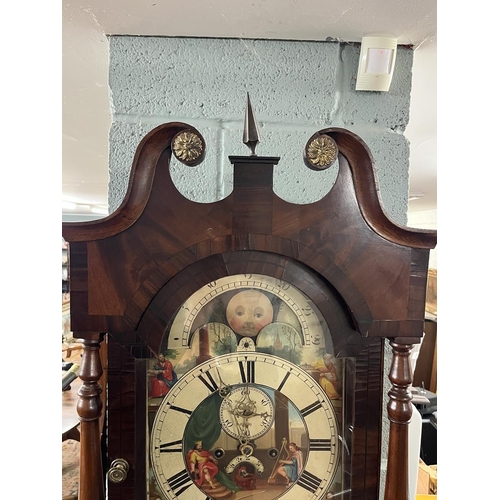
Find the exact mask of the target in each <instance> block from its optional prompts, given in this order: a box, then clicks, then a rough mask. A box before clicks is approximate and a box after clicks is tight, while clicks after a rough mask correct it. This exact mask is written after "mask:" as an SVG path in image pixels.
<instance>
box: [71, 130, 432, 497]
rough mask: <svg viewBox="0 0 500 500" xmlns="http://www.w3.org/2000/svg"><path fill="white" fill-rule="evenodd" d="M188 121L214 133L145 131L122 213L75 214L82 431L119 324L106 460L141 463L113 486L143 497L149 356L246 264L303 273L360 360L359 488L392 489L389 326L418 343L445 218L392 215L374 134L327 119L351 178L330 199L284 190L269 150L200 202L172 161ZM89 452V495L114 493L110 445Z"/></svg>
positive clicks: (356, 491) (74, 298)
mask: <svg viewBox="0 0 500 500" xmlns="http://www.w3.org/2000/svg"><path fill="white" fill-rule="evenodd" d="M183 131H188V132H193V133H195V134H198V135H199V136H200V137H201V135H200V134H199V132H198V131H196V130H195V129H194V128H193V127H190V126H189V125H187V124H183V123H167V124H164V125H161V126H159V127H157V128H156V129H154V130H153V131H152V132H150V133H149V134H148V135H147V136H146V137H145V138H144V139H143V140H142V142H141V143H140V145H139V147H138V149H137V152H136V155H135V158H134V163H133V166H132V170H131V176H130V183H129V188H128V191H127V194H126V196H125V199H124V201H123V203H122V205H121V206H120V208H119V209H118V210H117V211H116V212H115V213H113V214H111V215H110V216H108V217H106V218H105V219H102V220H100V221H93V222H88V223H65V224H63V236H64V238H65V240H66V241H68V242H69V244H70V261H69V262H70V275H69V277H70V293H71V322H72V331H73V332H74V336H75V338H82V339H84V345H85V347H84V360H83V361H82V372H83V375H82V380H84V387H85V386H86V387H87V389H88V392H87V399H85V400H84V401H82V405H81V406H82V409H81V410H80V415H82V413H85V411H84V410H85V408H86V405H87V406H88V409H89V411H88V412H87V413H85V419H84V421H82V442H83V443H84V444H85V446H84V449H85V450H88V449H89V448H91V444H92V440H94V441H95V439H96V437H95V434H96V433H95V427H93V426H94V425H95V423H96V421H98V420H99V415H98V413H99V412H98V411H94V407H95V406H96V405H93V402H95V401H97V399H98V397H99V392H98V391H96V390H95V388H96V382H97V379H98V376H97V375H96V374H98V373H99V369H96V367H95V366H96V357H95V350H96V348H97V349H98V345H99V341H100V340H101V339H102V338H103V334H107V344H108V345H107V351H108V357H107V366H106V367H105V368H106V372H107V387H106V394H107V400H106V419H105V422H106V423H105V428H104V433H105V438H106V444H107V446H106V454H105V458H104V464H103V467H104V470H105V471H106V470H107V469H108V468H109V466H110V465H111V464H112V461H113V460H115V459H117V458H123V459H125V460H126V461H127V462H128V464H129V471H128V474H127V477H126V479H125V480H124V481H123V482H121V483H118V484H114V483H111V482H108V492H107V495H108V498H109V499H120V500H126V499H130V500H131V499H135V498H140V496H139V495H140V492H141V491H144V489H143V488H144V482H145V479H144V478H145V470H144V466H143V465H142V464H144V463H145V449H144V437H143V433H142V432H141V431H138V429H141V430H142V429H145V427H146V421H145V412H144V411H143V407H141V408H138V407H137V405H138V403H139V404H142V403H141V401H142V400H143V399H144V398H145V397H146V395H145V391H144V389H143V388H144V387H145V386H146V380H143V379H142V377H143V376H142V375H141V374H140V373H141V370H138V369H137V366H138V364H139V365H140V363H141V362H142V361H141V360H144V359H148V358H151V357H154V356H155V355H157V354H158V353H159V352H160V349H161V346H162V342H164V336H165V334H166V330H167V326H168V321H169V320H170V319H171V316H172V314H174V312H175V310H176V309H177V308H178V307H179V306H180V305H181V304H182V303H183V301H184V300H186V299H187V298H188V297H189V295H190V294H191V293H193V292H194V291H195V290H196V289H198V288H200V287H202V286H204V285H206V284H207V283H209V282H211V281H215V280H217V279H218V278H220V277H221V276H227V275H230V274H238V273H247V274H251V273H259V274H264V275H269V276H273V277H276V278H279V279H283V280H285V281H289V282H290V283H292V284H295V285H296V286H297V287H298V288H299V289H301V290H302V291H303V292H304V293H305V294H306V295H307V296H308V297H309V298H310V299H311V300H312V301H313V302H314V303H315V304H316V305H317V307H318V308H319V309H320V310H321V312H322V313H323V315H324V317H325V319H326V321H327V323H328V326H329V329H330V332H331V333H332V341H333V344H334V346H335V348H336V349H335V351H336V352H335V355H336V356H337V357H352V358H354V359H355V360H356V361H355V363H354V364H353V365H352V370H353V373H352V374H351V377H349V379H352V381H353V382H352V388H351V389H350V391H351V394H352V401H353V408H352V413H353V416H352V420H353V422H354V432H353V440H352V443H351V445H352V446H351V450H352V458H351V461H350V462H349V463H348V464H346V469H345V473H346V474H348V475H349V483H350V485H351V489H352V492H351V494H350V497H349V498H352V499H358V498H359V499H361V498H363V499H372V498H373V499H375V498H378V489H379V469H380V455H381V451H380V450H381V418H382V386H383V338H390V339H391V341H392V342H393V343H395V345H405V346H411V345H412V344H414V343H418V342H419V339H420V338H421V337H422V332H423V321H424V304H425V289H426V277H427V266H428V258H429V249H430V248H433V247H434V246H435V243H436V235H435V232H432V231H422V230H419V231H417V230H410V229H408V228H403V227H400V226H398V225H396V224H394V223H392V222H391V221H390V220H389V219H388V218H387V217H386V216H385V214H384V212H383V210H382V208H381V206H380V202H379V199H378V194H377V186H376V182H375V175H374V171H373V160H372V157H371V155H370V153H369V151H368V149H367V147H366V145H365V144H364V143H363V141H362V140H361V139H360V138H359V137H357V136H356V135H354V134H352V133H351V132H349V131H347V130H345V129H339V128H330V129H324V130H322V131H320V132H318V134H319V135H321V134H326V135H328V136H329V137H331V138H333V139H334V140H335V141H336V143H337V146H338V149H339V173H338V176H337V179H336V181H335V184H334V186H333V187H332V189H331V190H330V192H329V193H328V194H327V195H326V196H325V197H324V198H322V199H321V200H319V201H318V202H315V203H311V204H309V205H295V204H292V203H288V202H286V201H284V200H282V199H281V198H279V197H278V196H276V195H275V194H274V192H273V167H274V165H276V164H277V163H278V161H279V158H275V157H271V158H270V157H258V156H249V157H230V161H231V162H232V163H233V165H234V189H233V192H232V193H231V194H230V195H229V196H228V197H227V198H225V199H223V200H221V201H218V202H215V203H208V204H202V203H196V202H192V201H190V200H188V199H186V198H185V197H184V196H183V195H182V194H181V193H179V191H178V190H177V188H176V187H175V185H174V183H173V181H172V179H171V176H170V172H169V163H170V157H171V154H172V147H171V145H172V140H173V139H174V138H175V136H176V135H177V134H178V133H181V132H183ZM186 168H188V167H186ZM194 168H195V167H194ZM311 283H314V285H311V286H309V285H310V284H311ZM318 283H321V286H317V284H318ZM86 360H87V361H86ZM87 372H88V373H87ZM142 372H143V370H142ZM402 377H403V378H404V377H405V376H404V375H402ZM393 378H394V377H393ZM396 378H397V376H396ZM409 383H411V380H410V382H407V383H406V385H408V384H409ZM91 389H92V390H93V391H94V392H92V390H91ZM405 397H406V396H405V395H401V397H399V396H398V395H395V396H394V398H393V399H394V401H396V400H398V398H399V399H400V400H403V399H405ZM141 398H142V399H141ZM82 399H83V398H82ZM401 404H402V405H403V406H404V404H406V403H401ZM90 429H92V430H90ZM94 444H95V443H94ZM92 453H94V455H92ZM89 456H92V457H93V459H92V460H89ZM82 458H83V465H82V466H81V475H82V476H83V477H82V478H81V481H82V482H83V485H84V486H83V490H85V491H83V495H81V497H82V496H83V498H82V500H87V498H88V500H90V498H92V500H95V499H96V498H100V497H101V495H102V493H97V494H96V493H95V492H96V491H97V490H96V489H95V488H96V486H95V485H94V484H93V483H94V482H95V481H94V479H95V478H99V473H98V471H96V465H95V462H98V458H99V457H98V456H97V455H96V454H95V451H92V450H89V451H83V452H82ZM87 489H88V491H93V493H92V494H88V493H86V491H87ZM396 489H397V487H396ZM81 492H82V490H81ZM85 495H89V496H87V497H86V496H85ZM92 495H93V496H92ZM394 498H396V497H394Z"/></svg>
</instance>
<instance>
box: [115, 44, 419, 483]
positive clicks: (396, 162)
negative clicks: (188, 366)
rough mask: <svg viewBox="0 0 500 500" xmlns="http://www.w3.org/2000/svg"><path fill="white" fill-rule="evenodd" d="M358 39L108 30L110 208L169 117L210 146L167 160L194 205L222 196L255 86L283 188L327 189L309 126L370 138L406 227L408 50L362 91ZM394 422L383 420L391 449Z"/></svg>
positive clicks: (306, 193)
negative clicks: (150, 137)
mask: <svg viewBox="0 0 500 500" xmlns="http://www.w3.org/2000/svg"><path fill="white" fill-rule="evenodd" d="M359 48H360V46H359V44H340V43H337V42H292V41H267V40H237V39H202V38H156V37H127V36H125V37H111V38H110V74H109V84H110V92H111V96H110V97H111V102H112V111H113V123H112V127H111V131H110V184H109V206H110V212H113V211H114V210H116V209H117V208H118V206H119V204H120V203H121V201H122V199H123V197H124V195H125V192H126V190H127V185H128V177H129V172H130V167H131V165H132V159H133V156H134V152H135V149H136V147H137V146H138V144H139V142H140V140H141V139H142V138H143V137H144V135H145V134H146V133H147V132H149V131H150V130H151V129H153V128H154V127H156V126H157V125H160V124H162V123H165V122H169V121H181V122H186V123H189V124H190V125H192V126H194V127H196V128H197V129H198V130H199V131H200V132H201V133H202V134H203V136H204V138H205V141H206V143H207V155H206V158H205V161H204V162H203V163H202V164H201V165H200V166H198V167H196V168H189V167H185V166H184V165H182V164H179V163H177V162H176V161H175V159H173V160H172V166H171V168H172V177H173V179H174V182H175V184H176V186H177V187H178V189H179V191H181V192H182V193H183V194H184V195H185V196H186V197H187V198H190V199H193V200H196V201H199V202H212V201H215V200H218V199H222V198H224V197H226V196H227V195H228V194H229V193H230V192H231V190H232V166H231V164H230V162H229V160H228V159H227V157H228V155H248V154H249V150H248V148H247V147H246V146H245V145H244V144H242V132H243V120H244V115H245V106H246V93H247V92H249V93H250V98H251V101H252V107H253V109H254V112H255V115H256V118H257V120H258V121H259V125H260V127H261V128H260V134H261V144H260V145H259V146H258V147H257V154H259V155H261V156H266V155H269V156H280V157H281V160H280V162H279V164H278V166H277V167H276V168H275V181H274V182H275V185H274V190H275V192H276V194H277V195H279V196H280V197H282V198H284V199H285V200H287V201H291V202H294V203H310V202H312V201H316V200H318V199H320V198H321V197H322V196H324V195H325V194H326V193H327V192H328V191H329V190H330V189H331V187H332V186H333V183H334V182H335V178H336V174H337V170H336V169H335V168H331V169H328V170H326V171H325V172H312V171H310V170H308V169H307V168H306V167H305V166H304V163H303V161H302V152H303V148H304V146H305V144H306V142H307V140H308V139H309V137H310V136H311V135H312V134H313V133H314V132H316V131H318V130H320V129H322V128H326V127H344V128H347V129H349V130H351V131H352V132H354V133H356V134H358V135H359V136H360V137H361V138H362V139H363V140H364V141H365V142H366V143H367V145H368V147H369V148H370V150H371V152H372V155H373V157H374V159H375V165H376V169H377V177H378V183H379V188H380V194H381V198H382V202H383V206H384V209H385V210H386V212H387V214H388V215H389V216H390V217H391V218H392V219H393V220H394V221H395V222H398V223H400V224H405V223H406V211H407V198H408V167H409V144H408V141H407V139H406V138H405V137H404V135H403V133H404V130H405V128H406V125H407V123H408V119H409V107H410V90H411V69H412V64H413V52H412V50H411V49H408V48H405V47H398V52H397V58H396V68H395V71H394V76H393V81H392V84H391V89H390V91H389V92H356V91H355V90H354V89H355V77H356V74H357V67H358V60H359ZM387 368H388V367H386V371H387ZM386 393H387V390H386ZM387 428H388V426H387V422H385V425H384V436H385V439H384V443H383V453H384V458H385V457H386V454H387V452H386V449H387V448H386V447H387V442H386V441H387V435H388V431H387ZM383 469H384V467H383ZM384 472H385V471H384V470H383V471H382V485H383V483H384Z"/></svg>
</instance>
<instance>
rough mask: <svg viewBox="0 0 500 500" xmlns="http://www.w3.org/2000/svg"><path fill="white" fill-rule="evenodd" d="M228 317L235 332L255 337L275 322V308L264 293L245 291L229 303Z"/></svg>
mask: <svg viewBox="0 0 500 500" xmlns="http://www.w3.org/2000/svg"><path fill="white" fill-rule="evenodd" d="M226 316H227V321H228V323H229V326H230V327H231V328H232V329H233V331H235V332H236V333H239V334H240V335H244V336H245V337H255V336H256V335H257V334H258V333H259V332H260V331H261V330H262V328H264V327H265V326H266V325H268V324H269V323H271V321H272V320H273V306H272V304H271V301H270V300H269V299H268V298H267V297H266V296H265V295H264V294H263V293H262V292H259V291H258V290H244V291H242V292H239V293H237V294H236V295H235V296H234V297H233V298H232V299H231V300H230V301H229V303H228V304H227V309H226Z"/></svg>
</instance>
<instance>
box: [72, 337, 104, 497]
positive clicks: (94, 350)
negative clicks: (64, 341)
mask: <svg viewBox="0 0 500 500" xmlns="http://www.w3.org/2000/svg"><path fill="white" fill-rule="evenodd" d="M80 337H83V335H80ZM103 338H104V334H101V333H92V334H87V335H85V338H83V355H82V363H81V365H80V374H79V376H80V378H81V380H82V381H83V384H82V386H81V387H80V389H79V390H78V396H79V400H78V403H77V406H76V410H77V412H78V415H79V418H80V487H79V492H78V500H104V478H103V471H102V458H101V430H100V425H99V419H100V417H101V413H102V406H103V405H102V401H101V397H100V396H101V393H102V388H101V386H100V385H99V383H98V381H99V379H100V378H101V375H102V373H103V370H102V364H101V358H100V356H99V349H100V345H101V342H102V340H103Z"/></svg>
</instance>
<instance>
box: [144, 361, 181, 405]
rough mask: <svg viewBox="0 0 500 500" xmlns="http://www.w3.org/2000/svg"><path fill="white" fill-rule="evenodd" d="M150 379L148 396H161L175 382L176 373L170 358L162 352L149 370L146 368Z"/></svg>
mask: <svg viewBox="0 0 500 500" xmlns="http://www.w3.org/2000/svg"><path fill="white" fill-rule="evenodd" d="M148 374H149V376H151V377H152V379H151V388H150V391H149V397H150V398H162V397H163V396H165V395H166V394H167V393H168V391H169V390H170V389H171V388H172V386H173V385H174V384H175V383H176V382H177V374H176V373H175V372H174V368H173V366H172V363H171V362H170V360H168V359H166V358H165V356H164V355H163V354H160V355H159V356H158V360H157V362H156V363H155V365H154V366H153V368H152V369H151V370H148Z"/></svg>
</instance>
